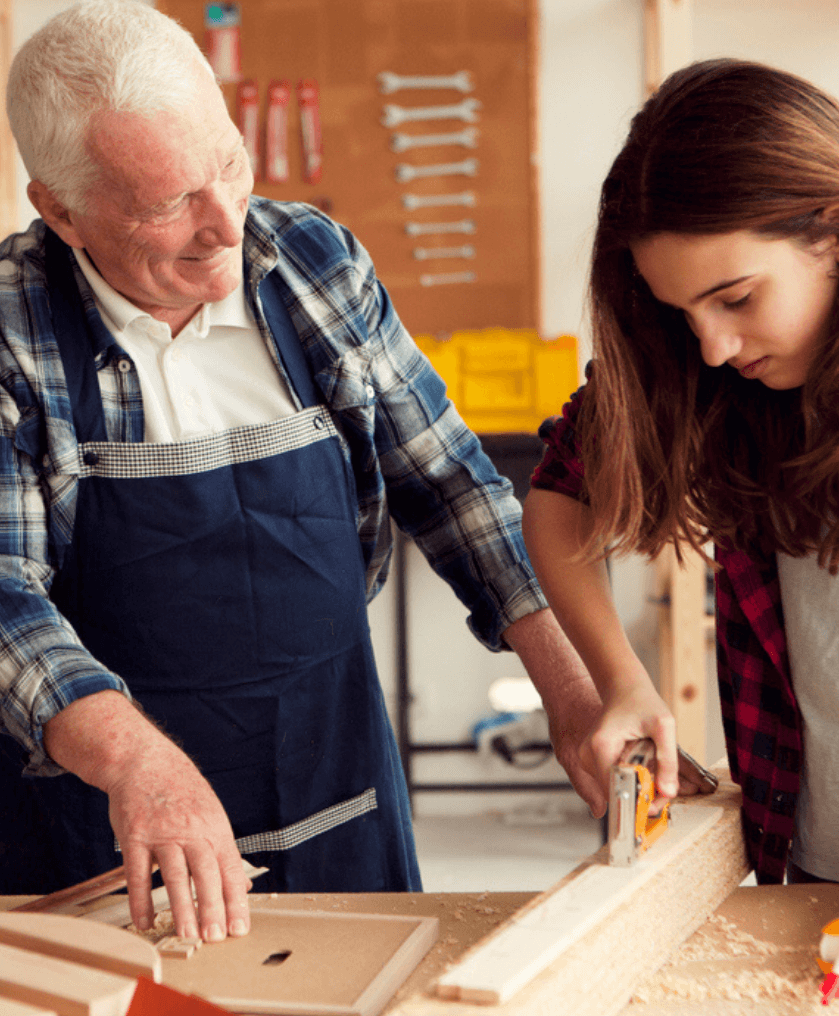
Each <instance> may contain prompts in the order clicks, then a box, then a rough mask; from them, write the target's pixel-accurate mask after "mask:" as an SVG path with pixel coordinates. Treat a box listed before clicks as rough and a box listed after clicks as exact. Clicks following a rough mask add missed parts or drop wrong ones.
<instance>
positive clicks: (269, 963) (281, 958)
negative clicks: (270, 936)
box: [262, 949, 291, 967]
mask: <svg viewBox="0 0 839 1016" xmlns="http://www.w3.org/2000/svg"><path fill="white" fill-rule="evenodd" d="M289 956H291V949H283V950H281V951H280V952H275V953H271V955H270V956H269V957H268V959H267V960H263V961H262V965H263V967H278V966H279V965H280V964H281V963H285V961H286V960H287V959H288V958H289Z"/></svg>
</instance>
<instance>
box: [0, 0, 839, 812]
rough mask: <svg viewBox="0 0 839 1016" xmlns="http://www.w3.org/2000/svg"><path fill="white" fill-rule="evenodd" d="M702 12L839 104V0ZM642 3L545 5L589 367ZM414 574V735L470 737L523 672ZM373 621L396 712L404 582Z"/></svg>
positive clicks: (704, 0) (560, 183) (558, 252)
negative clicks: (590, 272) (481, 641)
mask: <svg viewBox="0 0 839 1016" xmlns="http://www.w3.org/2000/svg"><path fill="white" fill-rule="evenodd" d="M196 2H197V0H196ZM244 2H245V3H246V2H247V0H244ZM69 4H70V0H16V3H15V10H14V17H15V39H16V42H18V43H19V42H20V41H22V40H23V39H24V38H26V37H27V36H28V35H29V34H30V33H31V32H32V31H34V30H35V29H36V28H37V27H38V26H39V25H40V24H41V23H43V22H44V21H45V20H46V19H47V18H48V17H50V16H52V14H54V13H55V12H57V11H59V10H61V9H63V8H65V7H67V6H69ZM694 5H695V17H694V45H695V54H696V57H697V58H698V59H701V58H705V57H710V56H722V55H728V56H739V57H746V58H749V59H755V60H762V61H765V62H768V63H773V64H776V65H778V66H781V67H784V68H785V69H788V70H791V71H793V72H795V73H798V74H801V75H803V76H805V77H809V78H811V79H812V80H813V81H815V82H816V83H817V84H819V85H820V86H822V87H823V88H825V89H826V90H828V91H830V92H832V93H834V94H839V17H837V9H836V3H835V0H737V3H732V2H731V0H694ZM642 6H643V4H642V0H540V10H541V67H540V75H539V91H540V103H541V115H540V140H541V180H542V198H541V200H542V288H543V321H542V330H543V332H544V333H545V334H548V335H549V334H559V333H562V332H574V333H577V334H579V335H580V336H581V340H582V347H583V354H582V356H581V361H582V362H584V361H585V359H586V357H587V355H588V348H589V344H588V338H587V332H586V327H585V321H584V311H583V307H584V292H585V285H586V267H587V263H588V256H589V246H590V242H591V236H592V228H593V224H594V219H595V213H596V208H597V200H598V193H599V187H600V182H601V180H602V179H603V177H604V175H605V173H606V171H607V170H608V167H609V165H610V163H611V161H612V159H613V158H614V156H615V154H616V153H617V151H618V149H619V147H620V145H621V143H622V139H623V137H624V135H625V133H626V130H627V128H628V125H629V120H630V118H631V116H632V115H633V113H634V112H635V110H636V109H637V107H638V104H639V103H640V101H641V92H642ZM19 187H20V190H21V194H22V197H21V214H20V223H21V226H23V225H25V224H26V223H28V221H29V219H30V218H31V208H30V207H28V202H25V193H24V188H25V180H24V176H23V170H22V167H21V172H20V181H19ZM409 576H410V596H411V599H412V607H413V612H412V618H411V632H410V638H411V649H412V679H413V683H414V692H415V695H416V701H415V706H414V722H415V727H416V730H415V736H416V737H417V739H427V740H461V739H463V738H465V737H466V736H467V734H468V731H469V728H470V726H471V725H472V723H473V722H474V721H475V720H477V719H479V718H480V716H481V715H483V714H485V712H487V711H488V710H487V707H486V689H487V687H488V685H489V683H490V680H491V679H492V678H493V677H495V676H504V675H507V674H520V673H521V667H520V665H519V664H518V662H517V661H516V659H515V658H514V657H512V656H511V655H510V654H504V655H502V656H497V655H493V654H490V653H487V652H485V651H484V650H482V649H481V647H480V646H478V644H477V643H476V642H474V640H473V639H472V638H471V636H469V635H468V633H467V632H466V629H465V625H464V624H463V619H464V617H465V610H464V609H463V608H462V607H461V606H460V605H459V604H458V603H457V601H456V600H455V599H454V597H453V596H452V595H451V594H450V593H449V591H448V590H447V589H446V588H445V587H444V586H443V585H442V583H440V582H439V580H437V579H436V578H434V577H433V576H432V575H431V573H430V572H429V570H428V569H427V566H426V565H425V563H424V561H422V560H421V558H420V557H419V555H417V554H416V552H415V551H411V553H410V555H409ZM614 586H615V593H616V598H617V601H618V606H619V609H620V613H621V616H622V618H623V620H624V623H625V625H626V626H627V628H628V630H629V632H630V634H631V636H632V638H633V641H634V642H635V645H636V648H637V650H638V652H639V653H640V655H641V656H642V658H643V659H644V661H645V662H646V663H647V664H648V666H650V668H651V669H654V668H655V646H654V642H653V639H654V633H655V619H654V614H653V610H654V608H653V607H652V605H651V604H649V602H648V599H647V598H648V596H649V595H650V594H651V592H652V580H651V575H650V572H649V570H648V569H647V568H646V567H645V565H644V564H643V562H640V561H639V560H637V559H630V560H628V561H623V562H617V563H616V564H615V569H614ZM372 623H373V628H374V640H375V643H376V647H377V654H378V657H379V663H380V669H381V672H382V678H383V683H384V685H385V688H386V692H387V694H388V698H389V701H391V702H392V700H393V687H394V680H393V677H394V672H395V650H394V643H393V637H392V636H393V626H394V610H393V588H392V584H391V587H390V588H389V589H386V591H385V593H384V594H383V595H382V596H381V597H379V599H378V600H377V602H376V603H375V604H374V605H373V609H372ZM712 715H713V720H714V723H715V725H716V726H715V731H714V738H712V739H711V744H710V746H709V756H710V757H711V758H716V757H719V754H721V744H722V742H721V738H720V736H719V730H718V717H717V716H716V715H715V714H712ZM418 761H419V764H420V765H421V767H423V772H422V774H421V775H422V776H423V777H424V778H431V779H437V778H441V779H448V778H450V777H452V775H453V772H454V771H455V767H459V768H460V773H461V774H462V775H461V776H460V778H464V779H472V778H481V771H480V770H479V769H478V770H476V769H475V763H474V760H472V761H471V762H469V765H470V766H471V769H467V768H466V762H464V760H463V759H460V758H459V757H454V756H447V757H446V758H445V759H439V760H436V761H433V760H418ZM467 761H468V760H467ZM487 772H488V771H487ZM490 775H492V776H493V778H495V776H496V775H498V774H497V773H491V774H490ZM501 775H502V776H503V775H505V774H504V773H501ZM546 775H550V776H552V777H553V776H556V772H553V773H549V774H546ZM496 800H497V799H495V798H493V802H492V803H494V802H495V801H496ZM464 803H465V802H464V799H463V798H462V797H461V796H460V795H438V796H437V797H436V798H435V799H431V796H430V795H429V796H428V798H427V800H426V801H425V802H423V804H422V809H423V810H428V809H441V810H442V809H446V808H456V809H457V810H462V809H463V807H464ZM488 803H490V802H489V800H488V798H487V797H483V798H479V799H475V800H473V802H472V804H473V805H474V806H475V807H480V806H485V805H487V804H488Z"/></svg>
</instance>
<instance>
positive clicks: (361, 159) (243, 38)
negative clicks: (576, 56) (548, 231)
mask: <svg viewBox="0 0 839 1016" xmlns="http://www.w3.org/2000/svg"><path fill="white" fill-rule="evenodd" d="M157 6H158V7H159V8H160V9H161V10H163V11H164V12H165V13H167V14H171V15H172V16H174V17H176V18H177V19H178V20H179V21H180V22H181V23H182V24H183V25H184V27H186V28H187V29H188V30H189V31H190V32H192V33H193V35H194V36H195V38H196V39H197V40H198V42H199V45H201V46H202V47H204V48H205V49H206V46H207V43H208V35H207V31H206V28H205V8H206V7H207V5H206V4H205V3H204V2H198V0H158V3H157ZM220 6H223V5H220ZM238 8H239V14H240V29H239V32H240V53H241V75H242V77H243V78H245V79H250V80H253V81H255V82H256V84H257V88H258V96H259V99H258V101H259V121H260V125H264V122H265V111H266V97H267V92H268V86H269V83H270V82H271V81H272V80H277V79H285V80H288V81H289V83H290V85H291V89H292V94H291V98H290V102H289V105H288V154H289V164H290V175H289V179H288V181H287V182H285V183H269V182H267V181H265V180H259V181H258V182H257V184H256V187H255V191H256V193H257V194H262V195H264V196H266V197H270V198H275V199H278V200H285V201H288V200H302V201H308V202H311V203H313V204H315V205H317V206H319V207H321V208H322V209H323V210H324V211H327V212H328V213H329V214H330V215H331V216H332V217H333V218H334V219H336V220H337V221H338V222H341V223H343V224H344V225H346V226H347V227H348V228H349V229H351V230H352V231H353V232H354V233H355V234H356V236H357V237H358V238H359V239H360V240H361V242H362V243H363V244H364V245H365V247H367V249H368V250H369V251H370V254H371V256H372V257H373V260H374V262H375V264H376V268H377V271H378V274H379V276H380V278H381V280H382V281H383V282H384V284H385V286H386V287H387V289H388V291H389V293H390V295H391V298H392V300H393V302H394V305H395V306H396V309H397V312H398V313H399V315H400V317H401V318H402V320H403V321H404V323H405V324H406V326H407V327H408V328H409V330H411V331H412V332H414V333H420V332H421V333H430V334H436V335H440V334H448V333H450V332H452V331H454V330H456V329H474V328H485V327H508V328H536V327H538V322H539V268H538V249H539V241H538V208H537V193H538V192H537V177H536V174H537V166H536V154H535V150H536V128H535V124H536V117H535V72H536V67H535V63H536V52H537V46H536V32H537V12H536V7H535V0H241V2H240V3H239V5H238ZM383 71H390V72H394V73H396V74H399V75H403V76H409V75H410V76H413V75H451V74H454V73H456V72H459V71H468V72H469V74H470V77H471V81H472V83H473V86H474V88H473V90H472V91H471V92H469V93H462V92H459V91H457V90H455V89H452V88H445V89H437V88H435V89H422V90H420V89H409V90H399V91H396V92H394V93H393V94H390V95H385V94H382V93H381V92H380V84H379V81H378V80H377V75H378V74H379V73H381V72H383ZM311 78H313V79H315V80H316V81H317V83H318V86H319V91H320V123H321V135H322V146H323V163H322V177H321V179H320V181H319V182H318V183H309V182H306V181H305V180H304V174H303V160H302V151H301V148H302V146H301V140H300V135H301V121H300V114H299V111H298V106H297V95H296V88H297V83H298V81H300V80H302V79H311ZM223 87H224V89H225V95H226V97H227V99H228V105H229V108H230V111H231V115H233V116H234V119H235V117H236V104H237V100H236V91H237V85H236V84H235V83H228V84H225V85H224V86H223ZM464 98H474V99H477V100H478V102H479V103H480V104H481V105H480V109H478V110H477V111H476V117H477V119H476V121H475V123H474V124H470V123H468V122H465V121H461V120H458V119H435V120H428V121H411V122H408V123H404V124H402V125H399V126H397V127H393V128H388V127H385V126H383V124H382V123H381V119H382V116H383V108H384V106H385V105H386V104H394V105H397V106H400V107H402V108H409V107H418V106H420V107H425V106H438V105H454V104H457V103H460V102H461V101H462V100H463V99H464ZM473 126H474V127H475V128H476V129H477V136H476V144H475V147H474V148H470V147H463V146H461V145H457V144H444V145H435V146H429V147H412V148H410V149H408V150H406V151H403V152H401V153H399V152H394V151H393V150H392V149H391V145H392V138H393V135H394V134H397V133H399V134H405V135H411V136H413V135H420V134H435V135H436V134H450V133H457V132H460V131H461V130H463V129H464V128H468V127H473ZM260 141H261V145H262V148H263V151H264V137H261V138H260ZM468 159H475V160H477V170H476V174H475V175H474V176H467V175H441V176H435V177H427V178H426V177H423V178H419V179H414V180H411V181H409V182H400V181H399V180H397V178H396V169H397V166H398V165H400V164H407V165H411V166H417V167H423V166H429V165H439V164H452V163H462V162H463V161H464V160H468ZM462 193H471V194H473V195H474V205H472V206H456V205H455V206H440V207H422V208H417V209H415V210H409V209H406V208H405V207H403V201H402V198H403V196H404V195H405V194H415V195H418V196H420V197H423V196H434V195H439V194H462ZM464 220H465V221H467V222H469V223H472V224H473V225H474V232H469V233H434V234H422V235H419V236H410V235H408V234H407V233H406V224H407V223H409V222H411V223H417V224H430V223H444V222H445V223H451V222H457V223H461V222H463V221H464ZM462 247H471V248H473V250H474V257H468V258H461V257H456V258H449V257H437V256H431V257H429V258H428V259H423V260H417V259H416V257H415V256H414V251H415V250H416V249H423V250H432V251H438V250H440V249H451V248H462ZM463 272H467V273H473V274H474V281H471V282H459V283H454V284H435V285H428V286H426V285H422V284H421V279H422V277H423V276H429V275H430V276H440V275H449V274H453V273H454V274H459V273H463Z"/></svg>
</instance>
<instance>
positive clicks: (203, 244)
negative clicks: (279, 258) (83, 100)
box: [60, 69, 253, 334]
mask: <svg viewBox="0 0 839 1016" xmlns="http://www.w3.org/2000/svg"><path fill="white" fill-rule="evenodd" d="M88 146H89V149H90V151H91V153H92V155H93V157H94V159H95V160H96V162H97V164H98V166H99V167H100V169H101V179H100V180H99V182H98V183H97V184H96V186H95V187H94V189H93V192H92V193H91V194H90V200H89V209H88V210H87V211H86V212H83V213H79V212H72V211H70V212H67V217H68V222H69V226H68V228H67V229H65V230H60V233H61V235H62V238H63V239H65V240H66V241H67V242H68V243H70V244H71V246H74V247H83V248H84V250H85V251H86V253H87V254H88V256H89V257H90V259H91V260H92V261H93V263H94V264H95V265H96V267H97V269H98V270H99V272H100V274H101V275H102V276H103V278H104V279H105V280H106V281H107V282H108V283H110V285H111V286H113V288H114V289H116V290H117V292H119V293H121V294H122V295H123V296H125V297H126V298H127V299H128V300H130V301H131V302H132V303H133V304H135V305H136V306H138V307H140V308H141V309H142V310H145V311H147V312H148V313H149V314H151V315H152V317H155V318H157V319H158V320H160V321H165V322H167V323H168V324H169V325H170V326H171V327H172V331H173V334H175V333H177V332H178V331H179V330H180V329H181V328H182V327H183V326H184V325H185V324H186V323H187V322H188V321H189V320H190V318H191V317H192V316H193V315H194V314H195V313H196V311H197V310H198V308H199V307H200V306H201V304H203V303H209V302H213V301H216V300H221V299H223V298H224V297H225V296H228V295H229V294H230V293H231V292H232V291H233V290H234V289H235V288H236V286H237V285H238V284H239V280H240V278H241V275H242V237H243V227H244V222H245V215H246V213H247V203H248V196H249V195H250V192H251V188H252V187H253V175H252V173H251V168H250V162H249V159H248V157H247V153H246V152H245V148H244V145H243V142H242V137H241V135H240V134H239V131H238V130H237V129H236V126H235V124H234V123H233V122H232V120H231V119H230V117H229V116H228V113H227V108H226V106H225V104H224V99H223V97H222V95H221V92H220V91H219V89H218V87H217V86H216V84H215V83H214V82H213V80H212V79H211V78H210V76H209V74H207V73H206V72H204V71H203V70H200V69H196V98H195V101H194V103H193V104H192V105H191V106H190V108H189V109H187V110H185V111H183V112H179V113H168V112H165V113H158V114H155V115H154V116H152V117H150V118H147V117H143V116H139V115H137V114H133V113H114V112H106V113H102V114H100V115H99V116H98V117H96V118H95V119H94V121H93V123H92V125H91V130H90V133H89V136H88Z"/></svg>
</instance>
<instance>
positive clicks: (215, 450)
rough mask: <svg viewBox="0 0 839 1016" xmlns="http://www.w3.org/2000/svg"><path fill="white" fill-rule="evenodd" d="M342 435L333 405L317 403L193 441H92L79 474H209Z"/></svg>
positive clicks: (83, 450) (81, 457) (119, 476)
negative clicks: (276, 417)
mask: <svg viewBox="0 0 839 1016" xmlns="http://www.w3.org/2000/svg"><path fill="white" fill-rule="evenodd" d="M336 435H337V431H336V429H335V425H334V424H333V422H332V417H331V416H330V414H329V410H327V409H325V408H324V407H323V406H313V407H312V408H310V409H304V410H302V411H301V412H299V413H295V415H294V416H286V417H282V418H281V419H279V420H271V421H269V422H268V423H259V424H254V425H252V426H246V427H234V428H232V429H231V430H225V431H222V432H221V433H220V434H209V435H207V436H206V437H200V438H196V439H195V440H192V441H174V442H172V443H157V442H144V441H140V442H133V441H128V442H122V441H88V442H86V443H85V444H80V445H79V448H78V455H79V476H80V477H81V478H83V479H84V478H86V477H89V476H106V477H113V478H115V479H133V478H142V477H149V476H184V475H187V474H190V473H206V472H209V471H210V470H212V469H218V468H220V467H221V466H229V465H234V464H236V463H238V462H253V461H255V460H257V459H264V458H268V457H269V456H272V455H281V454H282V453H283V452H289V451H294V450H295V449H298V448H306V447H307V446H308V445H312V444H315V443H316V442H318V441H325V440H326V439H327V438H331V437H335V436H336Z"/></svg>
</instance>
